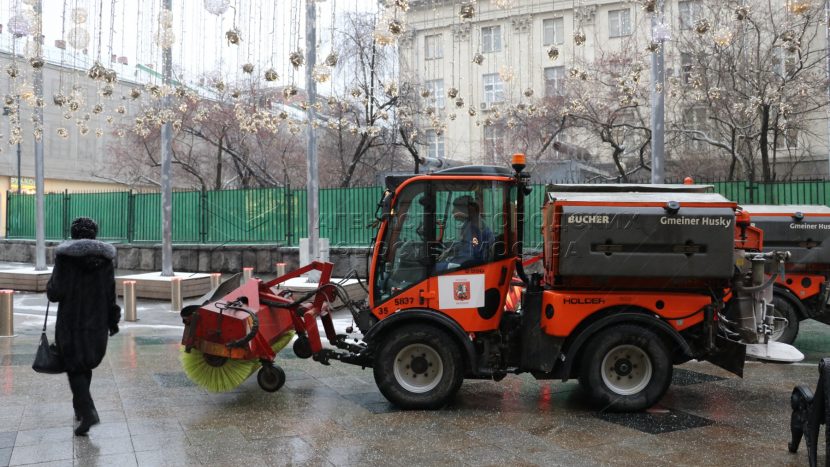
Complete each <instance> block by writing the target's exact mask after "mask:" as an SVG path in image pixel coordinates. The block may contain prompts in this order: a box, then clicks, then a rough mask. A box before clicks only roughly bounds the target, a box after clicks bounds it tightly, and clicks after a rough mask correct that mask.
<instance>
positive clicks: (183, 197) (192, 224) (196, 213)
mask: <svg viewBox="0 0 830 467" xmlns="http://www.w3.org/2000/svg"><path fill="white" fill-rule="evenodd" d="M201 201H202V193H201V192H200V191H182V192H175V193H173V203H172V205H173V215H172V217H173V232H172V237H173V242H175V243H200V242H201V241H202V237H201V221H202V212H201V205H200V203H201ZM159 236H161V234H160V233H159Z"/></svg>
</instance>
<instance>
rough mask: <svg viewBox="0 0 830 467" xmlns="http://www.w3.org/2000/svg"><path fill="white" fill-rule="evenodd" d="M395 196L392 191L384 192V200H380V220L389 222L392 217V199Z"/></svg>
mask: <svg viewBox="0 0 830 467" xmlns="http://www.w3.org/2000/svg"><path fill="white" fill-rule="evenodd" d="M394 196H395V193H393V192H392V191H390V190H386V191H384V192H383V198H382V199H381V200H380V219H381V220H387V219H389V217H390V216H391V215H392V198H393V197H394Z"/></svg>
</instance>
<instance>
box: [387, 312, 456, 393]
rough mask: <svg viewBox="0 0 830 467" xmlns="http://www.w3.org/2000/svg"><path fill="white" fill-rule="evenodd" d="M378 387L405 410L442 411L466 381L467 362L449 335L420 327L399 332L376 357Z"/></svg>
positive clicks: (438, 330)
mask: <svg viewBox="0 0 830 467" xmlns="http://www.w3.org/2000/svg"><path fill="white" fill-rule="evenodd" d="M373 370H374V375H375V383H377V385H378V389H380V392H381V393H382V394H383V395H384V397H386V398H387V399H388V400H389V401H390V402H392V403H393V404H395V405H397V406H398V407H401V408H404V409H438V408H441V407H443V406H444V405H446V404H447V402H449V401H450V400H451V399H452V397H453V396H455V393H456V392H458V389H459V388H460V387H461V383H462V381H463V379H464V362H463V359H462V357H461V351H460V350H459V348H458V345H457V344H456V342H455V341H454V340H453V339H452V337H450V336H449V335H448V334H447V333H446V332H444V331H442V330H440V329H438V328H436V327H434V326H429V325H423V324H416V325H409V326H404V327H401V328H399V329H395V330H393V331H391V332H390V334H389V335H388V336H387V337H386V338H385V339H384V340H383V341H382V343H381V344H380V347H379V348H378V351H377V353H376V357H375V364H374V368H373Z"/></svg>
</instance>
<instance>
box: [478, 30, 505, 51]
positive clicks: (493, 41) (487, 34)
mask: <svg viewBox="0 0 830 467" xmlns="http://www.w3.org/2000/svg"><path fill="white" fill-rule="evenodd" d="M500 50H501V26H485V27H483V28H481V51H482V52H484V53H487V52H499V51H500Z"/></svg>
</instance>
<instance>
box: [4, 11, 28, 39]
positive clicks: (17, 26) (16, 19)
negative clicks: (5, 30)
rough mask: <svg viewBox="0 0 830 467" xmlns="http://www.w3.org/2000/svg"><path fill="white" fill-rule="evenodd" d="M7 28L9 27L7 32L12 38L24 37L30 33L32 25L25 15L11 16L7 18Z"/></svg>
mask: <svg viewBox="0 0 830 467" xmlns="http://www.w3.org/2000/svg"><path fill="white" fill-rule="evenodd" d="M7 26H8V27H9V32H10V33H12V35H14V37H24V36H28V35H29V34H31V33H32V24H31V22H30V21H29V18H27V17H26V15H22V14H20V15H14V16H12V17H11V18H9V22H8V24H7Z"/></svg>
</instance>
